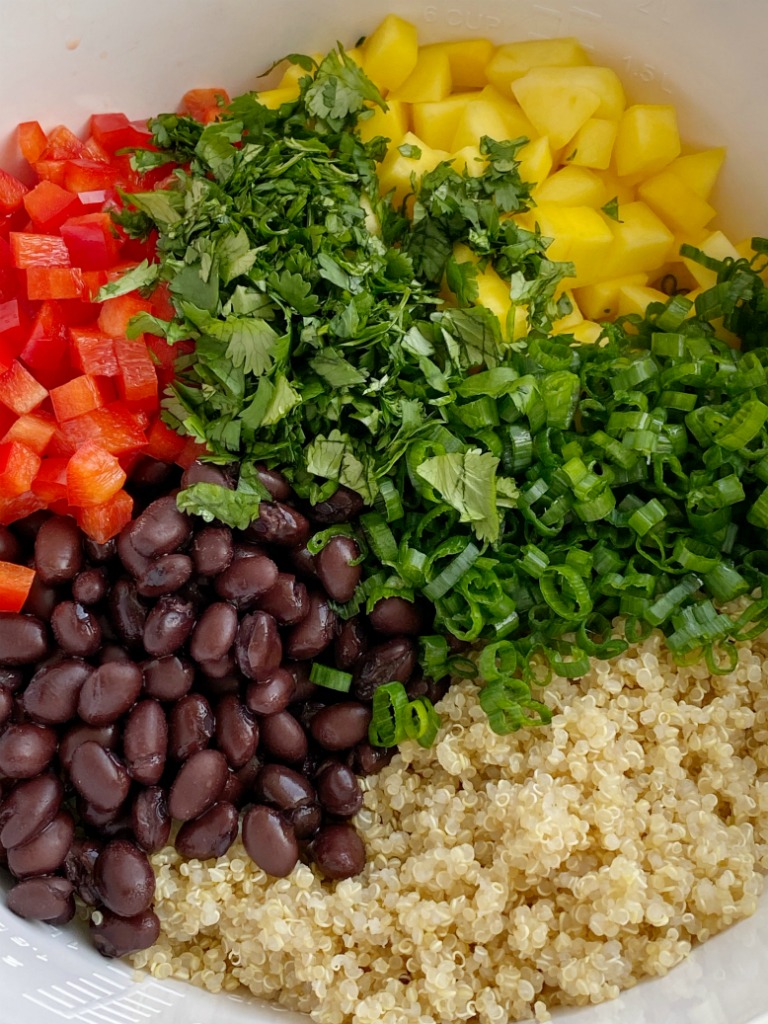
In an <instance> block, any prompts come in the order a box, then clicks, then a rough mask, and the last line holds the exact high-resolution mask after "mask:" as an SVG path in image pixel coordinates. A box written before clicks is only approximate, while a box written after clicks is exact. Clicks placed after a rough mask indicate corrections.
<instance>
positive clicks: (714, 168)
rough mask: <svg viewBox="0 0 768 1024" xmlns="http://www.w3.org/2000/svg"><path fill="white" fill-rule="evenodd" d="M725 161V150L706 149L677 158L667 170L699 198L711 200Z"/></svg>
mask: <svg viewBox="0 0 768 1024" xmlns="http://www.w3.org/2000/svg"><path fill="white" fill-rule="evenodd" d="M724 160H725V150H724V149H723V148H722V147H720V148H718V149H704V150H702V151H701V152H700V153H686V154H685V155H683V156H679V157H677V159H676V160H673V161H672V163H671V164H670V165H669V167H668V168H667V170H670V171H672V173H673V174H676V175H677V176H678V178H682V180H683V181H684V182H685V184H686V185H687V186H688V188H689V189H691V191H692V192H695V193H696V195H697V196H701V198H702V199H709V197H710V195H711V194H712V189H713V188H714V187H715V182H716V181H717V176H718V174H719V173H720V168H721V167H722V166H723V161H724Z"/></svg>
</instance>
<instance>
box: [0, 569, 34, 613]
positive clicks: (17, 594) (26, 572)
mask: <svg viewBox="0 0 768 1024" xmlns="http://www.w3.org/2000/svg"><path fill="white" fill-rule="evenodd" d="M34 578H35V570H34V569H28V568H27V567H26V565H15V564H14V563H13V562H0V612H20V611H21V609H22V608H23V607H24V602H25V601H26V600H27V595H28V594H29V590H30V587H31V586H32V580H33V579H34Z"/></svg>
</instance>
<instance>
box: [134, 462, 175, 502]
mask: <svg viewBox="0 0 768 1024" xmlns="http://www.w3.org/2000/svg"><path fill="white" fill-rule="evenodd" d="M177 473H178V470H177V468H176V466H171V465H169V464H168V463H167V462H161V461H160V459H154V458H153V457H152V456H151V455H142V456H141V458H140V459H139V460H138V462H137V463H136V465H135V466H134V467H133V469H132V470H131V479H130V485H131V487H132V488H137V489H138V490H141V491H148V492H150V493H155V494H156V493H157V492H158V491H161V490H162V491H169V490H170V489H171V486H172V483H173V478H174V476H175V475H176V474H177Z"/></svg>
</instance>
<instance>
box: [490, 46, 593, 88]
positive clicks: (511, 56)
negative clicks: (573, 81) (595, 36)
mask: <svg viewBox="0 0 768 1024" xmlns="http://www.w3.org/2000/svg"><path fill="white" fill-rule="evenodd" d="M578 64H589V57H588V56H587V55H586V53H585V52H584V49H583V47H582V46H581V44H580V43H579V42H578V40H576V39H570V38H564V39H525V40H523V41H522V42H519V43H505V44H504V45H503V46H500V47H499V48H498V49H497V50H496V53H495V54H494V55H493V57H492V59H491V61H490V63H489V64H488V67H487V68H486V75H487V76H488V81H489V82H493V84H494V85H495V86H496V88H497V89H501V91H502V92H506V91H508V90H509V87H510V85H511V84H512V83H513V82H515V81H517V79H518V78H522V77H523V75H524V74H526V73H527V72H528V71H530V70H531V68H543V67H573V66H575V65H578Z"/></svg>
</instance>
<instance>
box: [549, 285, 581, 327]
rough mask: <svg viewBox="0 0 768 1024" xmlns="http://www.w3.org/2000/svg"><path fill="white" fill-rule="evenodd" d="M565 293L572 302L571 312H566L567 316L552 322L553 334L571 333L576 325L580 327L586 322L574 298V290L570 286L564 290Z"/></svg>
mask: <svg viewBox="0 0 768 1024" xmlns="http://www.w3.org/2000/svg"><path fill="white" fill-rule="evenodd" d="M563 294H564V295H567V296H568V299H569V300H570V303H571V312H570V313H566V314H565V316H561V317H560V318H559V319H558V320H555V321H554V322H553V324H552V333H553V334H571V333H572V332H573V329H574V327H578V325H579V324H581V323H583V322H584V317H583V316H582V313H581V310H580V309H579V304H578V302H577V301H576V299H575V298H574V295H573V292H572V291H571V290H570V289H569V288H565V289H564V290H563Z"/></svg>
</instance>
